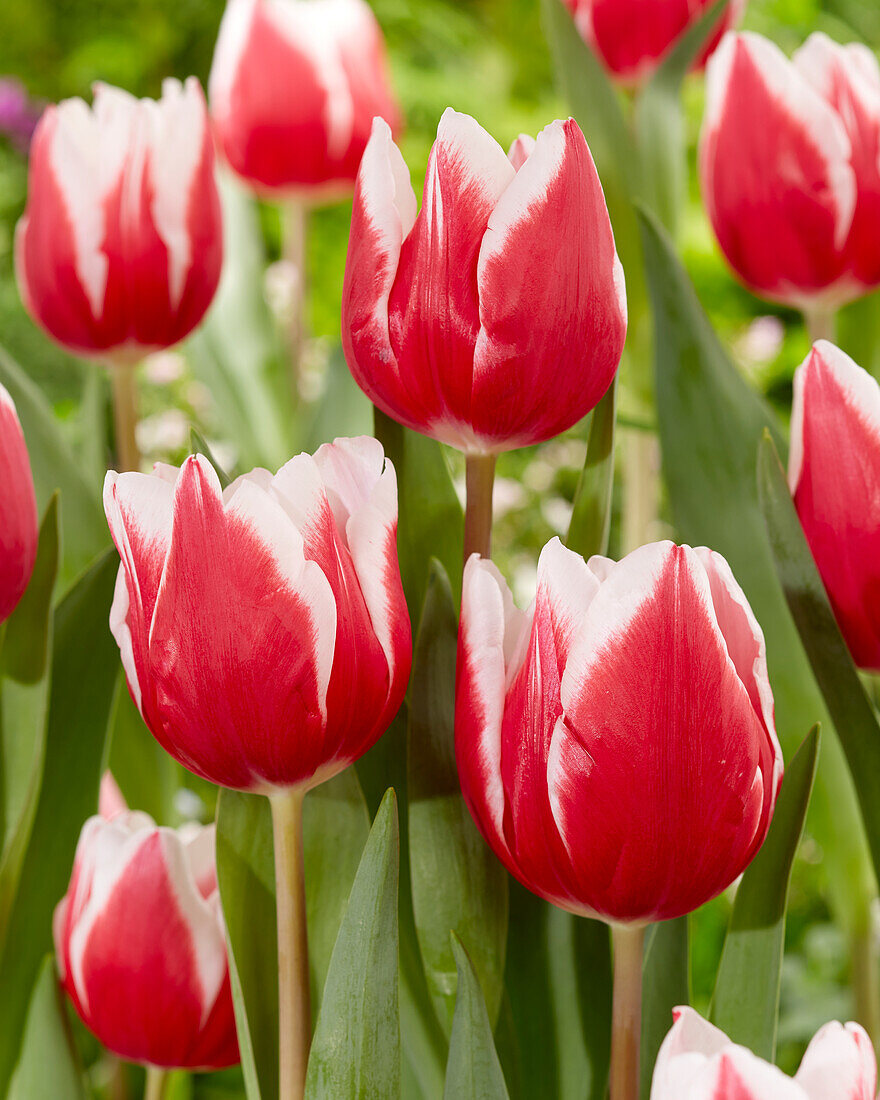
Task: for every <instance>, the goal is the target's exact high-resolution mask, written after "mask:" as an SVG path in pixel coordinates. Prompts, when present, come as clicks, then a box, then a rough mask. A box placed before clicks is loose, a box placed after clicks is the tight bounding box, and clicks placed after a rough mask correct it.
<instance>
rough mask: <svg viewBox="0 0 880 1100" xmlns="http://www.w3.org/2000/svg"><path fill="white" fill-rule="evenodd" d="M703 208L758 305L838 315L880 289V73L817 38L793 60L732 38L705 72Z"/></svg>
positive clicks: (766, 44)
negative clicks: (760, 300) (878, 244)
mask: <svg viewBox="0 0 880 1100" xmlns="http://www.w3.org/2000/svg"><path fill="white" fill-rule="evenodd" d="M700 173H701V178H702V188H703V197H704V201H705V203H706V208H707V210H708V212H709V218H710V220H711V222H712V225H713V227H714V230H715V233H716V235H717V237H718V242H719V244H720V245H721V249H722V251H723V252H724V254H725V256H726V257H727V259H728V261H729V263H730V265H731V267H732V268H733V269H734V271H735V272H736V273H737V275H738V276H739V277H740V279H742V281H743V282H744V283H745V284H746V285H747V286H748V287H750V288H751V289H752V290H754V291H755V292H756V293H757V294H760V295H761V296H763V297H765V298H768V299H771V300H774V301H778V302H783V303H785V304H788V305H792V306H795V307H796V308H798V309H802V310H804V311H805V312H812V311H816V310H823V311H828V310H834V309H836V308H838V307H839V306H841V305H843V304H845V303H846V302H848V301H851V300H852V299H854V298H857V297H859V296H861V295H862V294H865V293H866V292H867V291H869V290H872V289H873V288H874V287H876V286H880V251H878V250H877V249H876V248H875V247H874V246H873V243H872V242H873V241H874V240H876V239H877V237H878V235H880V67H878V64H877V59H876V58H875V57H874V55H873V54H872V53H871V51H870V50H868V49H867V48H866V47H864V46H859V45H849V46H841V45H837V44H836V43H834V42H832V41H831V40H830V39H829V38H827V37H826V36H825V35H822V34H814V35H812V36H811V37H810V38H809V39H808V41H807V42H806V44H805V45H804V46H803V47H801V49H800V50H798V51H797V52H796V53H795V55H794V57H793V58H792V60H791V61H789V60H788V59H787V58H786V57H785V55H784V54H783V53H782V52H781V51H780V50H779V48H778V47H777V46H775V45H774V44H773V43H772V42H770V41H768V40H767V39H766V38H762V37H761V36H760V35H757V34H737V35H729V36H727V37H726V38H725V39H724V41H723V42H722V44H721V47H720V48H719V49H718V51H717V53H716V54H715V56H714V57H713V59H712V61H711V63H710V65H709V70H708V91H707V105H706V114H705V118H704V121H703V132H702V137H701V146H700Z"/></svg>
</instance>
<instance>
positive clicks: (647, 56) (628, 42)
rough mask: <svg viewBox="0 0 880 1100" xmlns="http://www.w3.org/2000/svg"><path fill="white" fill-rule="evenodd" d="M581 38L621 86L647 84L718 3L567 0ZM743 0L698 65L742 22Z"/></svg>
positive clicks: (735, 1)
mask: <svg viewBox="0 0 880 1100" xmlns="http://www.w3.org/2000/svg"><path fill="white" fill-rule="evenodd" d="M565 3H566V5H567V7H568V8H569V10H570V11H571V13H572V15H573V16H574V21H575V24H576V26H577V28H578V30H579V31H580V32H581V37H582V38H583V39H584V41H585V42H586V43H587V45H588V46H589V47H590V48H591V49H592V50H593V51H594V53H596V55H597V56H598V58H599V60H600V61H601V62H602V64H603V65H604V66H605V68H606V69H607V70H608V72H609V73H610V74H611V76H613V77H614V78H615V79H616V80H618V81H620V83H622V84H626V85H633V84H641V83H643V82H644V81H645V80H647V79H648V78H649V77H650V76H651V74H652V73H653V72H654V70H655V69H656V68H657V66H658V65H659V64H660V62H661V61H662V60H663V58H664V57H665V56H666V54H667V53H668V52H669V51H670V50H671V49H672V47H673V46H674V45H675V43H676V42H677V41H678V39H679V38H680V37H681V36H682V35H683V34H684V33H685V32H686V31H687V30H688V29H689V28H690V27H691V26H692V25H693V24H694V23H696V22H697V20H698V19H701V18H702V17H703V16H704V15H705V14H706V12H707V11H708V10H709V8H710V7H711V6H712V4H713V3H714V0H565ZM744 8H745V0H731V2H730V3H729V4H728V5H727V7H726V8H725V11H724V16H723V18H722V20H721V26H720V27H719V28H718V30H717V31H716V32H715V33H714V34H713V35H712V36H711V37H710V39H709V41H708V43H707V44H706V46H705V47H704V48H703V50H702V51H701V53H700V54H699V56H698V58H697V62H696V64H697V65H698V66H700V65H704V64H705V63H706V59H707V58H708V57H709V55H710V54H711V53H712V51H713V50H714V49H715V48H716V46H717V45H718V43H719V42H720V41H721V37H722V35H723V34H724V32H725V31H727V30H729V29H730V28H731V27H732V26H733V25H734V24H735V23H736V21H737V19H739V17H740V15H741V14H742V11H743V9H744Z"/></svg>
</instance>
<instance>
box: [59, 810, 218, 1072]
mask: <svg viewBox="0 0 880 1100" xmlns="http://www.w3.org/2000/svg"><path fill="white" fill-rule="evenodd" d="M53 931H54V935H55V951H56V954H57V957H58V966H59V969H60V971H61V977H62V981H63V983H64V987H65V989H66V990H67V992H68V993H69V994H70V998H71V1000H72V1001H73V1004H74V1007H75V1008H76V1010H77V1012H78V1013H79V1015H80V1017H81V1018H82V1020H83V1022H84V1023H85V1025H86V1026H87V1027H88V1028H89V1029H90V1030H91V1031H93V1032H94V1034H95V1035H96V1036H97V1037H98V1039H100V1041H101V1042H102V1043H103V1044H104V1045H105V1046H106V1047H107V1048H108V1049H109V1050H111V1051H112V1052H113V1053H114V1054H117V1055H119V1057H121V1058H125V1059H127V1060H129V1061H132V1062H142V1063H145V1064H148V1065H154V1066H162V1067H167V1068H170V1067H180V1068H187V1069H220V1068H222V1067H224V1066H230V1065H234V1064H235V1063H236V1062H238V1057H239V1056H238V1043H237V1039H236V1032H235V1018H234V1015H233V1009H232V995H231V993H230V987H229V968H228V963H227V958H226V936H225V931H224V926H223V918H222V915H221V912H220V895H219V893H218V890H217V873H216V870H215V867H214V827H213V825H211V826H208V827H200V826H195V825H192V826H184V827H183V828H182V829H179V830H177V831H175V830H173V829H165V828H159V827H157V826H156V824H155V823H154V822H153V820H152V818H151V817H149V816H148V815H147V814H143V813H131V812H128V811H126V812H124V813H121V814H117V815H116V816H115V817H114V818H113V820H112V821H107V820H105V819H104V818H102V817H92V818H90V819H89V820H88V821H87V822H86V823H85V825H84V826H83V831H82V834H81V836H80V839H79V844H78V845H77V849H76V858H75V861H74V866H73V875H72V877H71V880H70V886H69V887H68V891H67V895H66V897H65V898H64V899H63V900H62V901H61V902H60V903H59V905H58V907H57V908H56V910H55V918H54V921H53Z"/></svg>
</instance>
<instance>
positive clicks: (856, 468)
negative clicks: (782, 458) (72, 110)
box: [788, 340, 880, 671]
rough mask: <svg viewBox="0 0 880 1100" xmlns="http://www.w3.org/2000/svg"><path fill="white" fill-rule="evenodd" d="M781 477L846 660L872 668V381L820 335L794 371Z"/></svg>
mask: <svg viewBox="0 0 880 1100" xmlns="http://www.w3.org/2000/svg"><path fill="white" fill-rule="evenodd" d="M788 479H789V485H790V487H791V492H792V496H793V497H794V502H795V507H796V508H797V512H798V516H799V517H800V521H801V525H802V526H803V529H804V534H805V535H806V539H807V542H808V543H809V545H810V550H811V551H812V554H813V557H814V558H815V560H816V565H817V567H818V569H819V573H820V574H821V576H822V580H823V582H824V584H825V588H826V589H827V591H828V596H829V599H830V601H831V606H832V607H833V609H834V614H835V616H836V618H837V622H838V625H839V626H840V629H841V632H842V633H843V636H844V637H845V638H846V641H847V644H848V645H849V648H850V651H851V653H852V656H853V660H854V661H855V662H856V664H857V665H859V666H860V667H861V668H864V669H871V670H874V671H880V386H878V385H877V382H876V381H875V380H874V378H872V377H871V375H869V374H868V372H867V371H864V370H862V368H861V367H859V366H857V365H856V364H855V363H854V362H853V361H852V359H850V357H849V356H848V355H845V354H844V353H843V352H842V351H840V349H839V348H836V347H835V346H834V345H833V344H829V343H828V342H827V341H825V340H820V341H819V342H818V343H816V344H815V345H814V346H813V350H812V351H811V352H810V354H809V356H808V357H807V359H806V361H805V362H804V363H803V364H802V365H801V366H800V367H799V368H798V369H797V371H796V373H795V377H794V404H793V408H792V421H791V451H790V454H789V464H788Z"/></svg>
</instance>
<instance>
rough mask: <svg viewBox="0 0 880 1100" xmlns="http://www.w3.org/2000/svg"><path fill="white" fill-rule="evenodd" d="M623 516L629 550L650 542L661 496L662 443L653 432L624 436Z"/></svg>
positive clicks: (625, 549) (622, 522)
mask: <svg viewBox="0 0 880 1100" xmlns="http://www.w3.org/2000/svg"><path fill="white" fill-rule="evenodd" d="M623 466H624V481H623V515H622V517H621V526H622V531H621V536H622V541H623V549H624V551H625V552H626V553H629V552H630V551H631V550H635V549H637V547H639V546H644V544H645V543H646V542H650V541H651V535H652V528H653V526H654V524H655V522H656V520H657V513H658V510H659V505H658V500H659V496H660V444H659V441H658V439H657V436H656V435H654V433H653V432H642V431H633V430H630V431H628V432H626V433H625V435H624V438H623Z"/></svg>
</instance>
